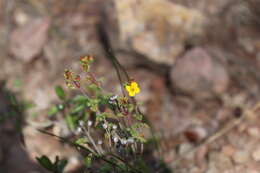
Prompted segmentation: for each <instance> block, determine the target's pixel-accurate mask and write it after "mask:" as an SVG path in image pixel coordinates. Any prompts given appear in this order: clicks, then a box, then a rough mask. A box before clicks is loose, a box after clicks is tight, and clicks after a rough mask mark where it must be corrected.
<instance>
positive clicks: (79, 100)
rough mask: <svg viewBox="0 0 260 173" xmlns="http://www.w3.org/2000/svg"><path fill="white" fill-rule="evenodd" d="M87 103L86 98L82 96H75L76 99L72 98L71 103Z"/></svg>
mask: <svg viewBox="0 0 260 173" xmlns="http://www.w3.org/2000/svg"><path fill="white" fill-rule="evenodd" d="M87 101H88V98H87V97H85V96H82V95H77V96H76V97H74V98H73V99H72V102H76V103H78V102H80V103H85V102H87Z"/></svg>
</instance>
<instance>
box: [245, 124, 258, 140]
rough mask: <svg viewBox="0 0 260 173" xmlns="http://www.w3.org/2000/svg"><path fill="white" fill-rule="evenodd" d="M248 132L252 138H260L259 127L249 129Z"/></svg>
mask: <svg viewBox="0 0 260 173" xmlns="http://www.w3.org/2000/svg"><path fill="white" fill-rule="evenodd" d="M247 132H248V134H249V135H250V136H252V137H258V138H259V137H260V132H259V129H258V128H257V127H249V128H248V129H247Z"/></svg>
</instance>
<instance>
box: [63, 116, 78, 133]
mask: <svg viewBox="0 0 260 173" xmlns="http://www.w3.org/2000/svg"><path fill="white" fill-rule="evenodd" d="M65 119H66V122H67V125H68V126H69V128H70V129H71V130H74V129H75V126H76V122H75V120H74V118H73V116H71V115H67V116H66V117H65Z"/></svg>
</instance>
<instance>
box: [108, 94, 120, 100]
mask: <svg viewBox="0 0 260 173" xmlns="http://www.w3.org/2000/svg"><path fill="white" fill-rule="evenodd" d="M117 97H118V96H117V95H113V96H112V97H110V100H115V99H117Z"/></svg>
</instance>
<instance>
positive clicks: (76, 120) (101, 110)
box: [38, 56, 149, 172]
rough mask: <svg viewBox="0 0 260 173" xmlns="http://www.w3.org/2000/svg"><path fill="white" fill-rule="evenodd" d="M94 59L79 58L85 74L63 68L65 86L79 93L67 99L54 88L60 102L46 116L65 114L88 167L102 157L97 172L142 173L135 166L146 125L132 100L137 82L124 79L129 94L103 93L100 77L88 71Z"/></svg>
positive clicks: (143, 141) (137, 86)
mask: <svg viewBox="0 0 260 173" xmlns="http://www.w3.org/2000/svg"><path fill="white" fill-rule="evenodd" d="M93 61H94V58H93V57H92V56H85V57H82V58H81V59H80V64H81V68H82V70H83V72H84V74H77V73H75V72H73V71H72V70H69V69H66V70H65V73H64V77H65V82H66V85H67V86H68V87H69V88H71V89H78V90H79V91H80V92H81V95H77V96H75V97H73V98H69V97H67V96H66V94H65V92H64V90H63V89H62V87H60V86H58V87H56V88H55V91H56V94H57V96H58V98H59V99H60V100H61V103H60V104H58V105H55V106H54V107H52V108H51V109H50V111H49V115H50V116H55V115H59V114H60V115H63V116H64V117H65V120H66V122H67V125H68V127H69V129H70V130H71V131H72V132H73V133H74V135H75V140H74V142H73V144H76V145H80V146H81V147H84V148H86V149H87V151H88V152H87V154H86V155H84V158H85V159H84V162H85V166H86V167H87V168H90V167H92V166H93V164H92V163H93V161H98V160H100V159H101V160H103V161H104V162H105V164H104V166H102V167H101V168H100V172H106V170H109V171H111V170H117V171H118V172H143V171H142V170H138V169H137V168H135V167H136V163H137V162H136V158H138V157H137V156H139V155H140V154H142V152H143V148H144V147H143V146H144V145H145V144H146V141H147V140H146V138H145V136H144V134H143V132H144V129H147V128H148V129H149V126H148V125H147V124H146V123H145V122H144V121H143V116H142V115H141V114H140V111H139V108H138V104H137V103H136V102H135V101H133V99H131V98H133V97H134V96H135V95H136V94H138V93H139V92H140V88H139V85H138V83H137V82H136V81H134V80H133V79H131V80H130V81H125V82H124V89H125V90H126V91H127V92H128V94H129V96H125V95H122V96H119V95H114V94H111V93H106V92H105V90H104V89H103V88H102V84H101V82H100V80H99V79H98V78H96V77H95V75H94V74H93V73H92V72H91V64H92V62H93ZM38 161H39V162H40V160H38ZM40 163H41V162H40ZM41 164H42V163H41ZM43 166H44V165H43ZM143 170H145V169H143ZM109 171H108V172H109Z"/></svg>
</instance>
